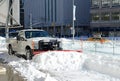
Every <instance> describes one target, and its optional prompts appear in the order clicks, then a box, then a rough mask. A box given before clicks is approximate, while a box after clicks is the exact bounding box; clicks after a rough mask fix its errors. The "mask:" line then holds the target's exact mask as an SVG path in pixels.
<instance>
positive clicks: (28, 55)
mask: <svg viewBox="0 0 120 81" xmlns="http://www.w3.org/2000/svg"><path fill="white" fill-rule="evenodd" d="M31 59H32V51H31V49H26V60H31Z"/></svg>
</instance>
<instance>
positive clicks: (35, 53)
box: [33, 50, 82, 55]
mask: <svg viewBox="0 0 120 81" xmlns="http://www.w3.org/2000/svg"><path fill="white" fill-rule="evenodd" d="M48 51H58V52H80V53H81V52H82V50H47V51H34V52H33V54H34V55H37V54H41V53H44V52H48Z"/></svg>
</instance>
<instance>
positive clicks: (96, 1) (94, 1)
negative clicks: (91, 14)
mask: <svg viewBox="0 0 120 81" xmlns="http://www.w3.org/2000/svg"><path fill="white" fill-rule="evenodd" d="M99 6H100V2H99V0H91V7H92V8H99Z"/></svg>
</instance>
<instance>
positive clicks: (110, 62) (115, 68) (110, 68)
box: [84, 54, 120, 78]
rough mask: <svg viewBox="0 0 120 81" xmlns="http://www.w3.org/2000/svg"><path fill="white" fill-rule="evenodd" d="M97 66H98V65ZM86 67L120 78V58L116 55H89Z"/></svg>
mask: <svg viewBox="0 0 120 81" xmlns="http://www.w3.org/2000/svg"><path fill="white" fill-rule="evenodd" d="M96 66H97V67H96ZM84 68H87V69H89V70H94V71H97V72H100V73H104V74H107V75H110V76H113V77H117V78H120V76H119V75H120V58H119V56H115V55H105V54H103V55H101V54H90V55H87V60H86V61H85V64H84Z"/></svg>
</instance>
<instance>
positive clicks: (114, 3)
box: [112, 0, 120, 6]
mask: <svg viewBox="0 0 120 81" xmlns="http://www.w3.org/2000/svg"><path fill="white" fill-rule="evenodd" d="M112 6H120V0H112Z"/></svg>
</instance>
